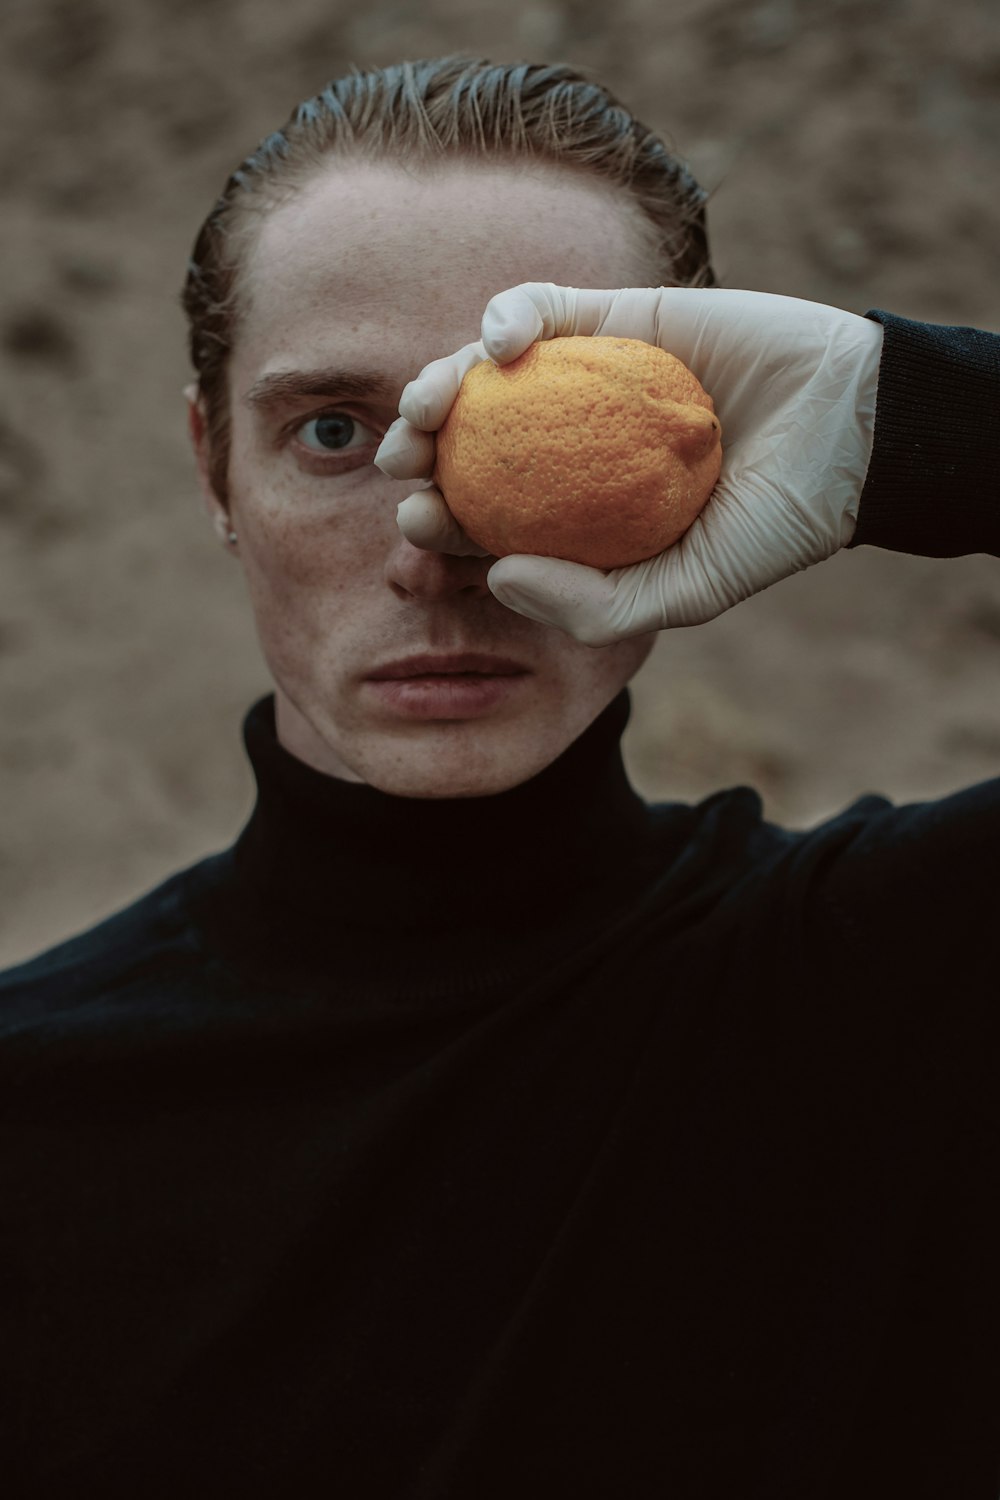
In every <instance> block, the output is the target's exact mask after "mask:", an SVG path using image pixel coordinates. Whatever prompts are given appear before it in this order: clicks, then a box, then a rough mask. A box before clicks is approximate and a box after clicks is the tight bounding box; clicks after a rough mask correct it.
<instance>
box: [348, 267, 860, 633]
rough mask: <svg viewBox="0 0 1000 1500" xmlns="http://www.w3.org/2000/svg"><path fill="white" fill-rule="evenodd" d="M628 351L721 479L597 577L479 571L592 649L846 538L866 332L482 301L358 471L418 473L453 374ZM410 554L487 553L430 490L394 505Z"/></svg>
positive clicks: (565, 291) (653, 307) (639, 296)
mask: <svg viewBox="0 0 1000 1500" xmlns="http://www.w3.org/2000/svg"><path fill="white" fill-rule="evenodd" d="M565 334H613V335H615V336H617V337H623V338H634V339H644V340H645V341H646V342H647V343H650V344H658V345H659V346H660V347H661V348H662V349H666V350H667V351H668V352H669V353H671V354H674V355H676V356H677V357H678V358H679V359H681V360H683V362H684V363H685V364H686V365H687V366H688V367H689V368H690V369H691V370H693V372H694V374H695V375H696V376H697V377H698V379H699V380H700V381H701V383H702V385H703V386H704V387H705V389H706V390H707V391H708V393H709V395H710V396H711V397H712V399H713V401H714V402H715V408H716V411H717V413H718V416H719V419H720V421H721V424H722V446H723V462H722V474H721V477H720V479H719V482H718V484H717V486H716V488H715V490H714V492H713V494H712V497H711V499H710V500H709V502H708V504H707V505H706V506H705V508H704V510H703V511H702V512H701V514H700V515H699V516H698V517H697V519H696V520H695V521H694V523H693V525H692V526H690V527H689V529H688V530H687V531H686V532H685V533H684V535H683V536H682V537H681V539H680V540H679V541H678V542H676V543H675V544H674V546H672V547H669V548H668V549H667V550H666V551H665V552H662V553H660V554H659V555H658V556H657V557H652V558H649V559H647V560H646V561H645V562H640V563H635V564H634V565H632V566H631V567H625V568H614V569H612V570H610V571H604V570H601V569H598V568H587V567H584V566H582V565H581V564H579V563H572V562H566V561H563V560H561V559H556V558H542V557H530V556H512V557H505V558H502V559H500V561H498V562H497V563H495V564H494V566H493V567H492V568H491V569H490V571H489V574H488V583H489V586H490V588H491V589H492V591H493V593H494V594H495V595H496V597H497V598H498V599H499V600H500V601H501V603H503V604H506V605H508V606H509V608H511V609H514V610H517V611H518V612H519V613H520V614H523V615H527V616H529V618H531V619H534V620H540V621H542V622H543V623H545V624H549V625H555V626H558V627H559V628H560V629H561V630H565V631H567V632H568V633H569V634H570V635H573V636H575V637H576V638H577V640H580V641H583V642H585V643H586V644H588V645H592V646H603V645H609V644H611V643H612V642H613V641H617V640H623V639H624V638H626V637H627V636H631V635H638V634H643V633H645V632H647V631H651V630H660V629H663V628H665V627H668V626H673V625H697V624H701V623H702V622H703V621H706V620H711V619H714V618H715V616H716V615H719V614H722V612H723V611H724V610H727V609H730V608H731V607H732V606H733V605H734V604H738V603H739V602H740V600H741V599H747V598H749V597H750V595H751V594H756V593H758V592H759V591H760V590H761V589H764V588H767V587H768V585H769V584H772V583H776V582H777V581H778V580H779V579H781V578H787V577H788V576H789V575H790V574H792V573H796V572H798V571H799V570H800V569H802V568H807V567H809V566H810V565H811V564H813V563H818V562H822V561H823V560H824V559H825V558H827V557H830V556H831V555H832V554H833V553H834V552H836V551H837V550H838V549H839V548H841V547H843V546H845V545H846V543H847V542H849V541H850V539H851V537H852V536H853V534H854V528H855V525H856V522H857V512H858V500H859V498H860V495H861V489H862V486H863V484H864V479H865V474H866V471H867V468H868V460H869V457H870V455H871V445H872V433H873V429H874V421H875V391H876V385H877V379H878V365H879V357H880V354H881V349H882V329H881V326H880V325H879V324H878V323H875V322H872V321H871V320H869V319H866V318H861V317H858V316H857V315H856V314H854V313H848V312H843V311H841V310H840V309H838V308H833V307H825V306H823V305H822V304H820V303H815V302H802V301H799V300H798V299H796V298H792V297H775V296H771V295H769V294H767V293H764V292H740V291H722V290H717V289H711V290H695V289H691V288H684V287H665V288H642V289H638V288H637V289H627V290H623V291H578V290H576V289H574V288H572V287H558V286H554V285H551V284H549V283H545V282H527V283H525V284H524V285H522V286H518V287H513V288H512V289H511V290H510V291H506V292H501V293H500V294H499V296H496V297H494V298H493V299H492V301H491V302H490V303H489V304H488V306H487V308H486V312H485V314H484V317H483V323H482V340H481V342H477V343H474V344H468V345H466V346H465V348H464V349H460V350H459V351H458V353H457V354H454V355H452V356H450V357H449V358H447V359H440V360H435V361H434V362H433V363H432V364H429V365H427V366H425V368H424V369H423V370H422V371H421V372H420V374H419V375H418V376H417V378H416V379H415V380H413V381H411V382H410V384H409V385H408V386H407V387H406V389H405V390H404V392H403V396H402V399H401V401H400V403H399V410H400V413H401V417H400V419H399V420H398V421H397V422H394V423H393V425H392V426H391V427H390V428H389V430H388V432H387V433H386V436H385V439H384V440H383V442H382V445H381V447H380V448H379V450H378V453H377V454H376V456H375V462H376V463H377V464H378V466H379V467H380V468H381V469H383V470H384V472H385V473H387V474H390V475H392V476H393V477H394V478H396V479H414V480H422V481H423V482H424V483H425V484H426V482H427V479H428V477H429V476H430V474H431V472H432V470H433V467H434V436H433V434H434V432H435V431H436V430H437V429H438V428H439V427H440V426H441V424H442V422H443V421H444V419H445V417H446V416H447V414H448V410H449V408H450V407H451V404H452V402H453V401H454V399H455V396H456V394H457V392H458V388H459V386H460V385H461V382H462V377H463V376H464V375H465V372H466V371H467V370H468V369H471V368H472V366H473V365H475V364H477V363H478V362H479V361H481V360H482V359H484V358H487V357H489V358H492V359H494V360H496V362H497V363H498V364H506V363H507V362H509V361H510V360H512V359H514V358H516V357H517V355H519V354H521V353H523V352H524V350H525V349H526V348H527V347H528V346H529V344H531V343H533V342H534V341H535V340H536V339H540V338H554V337H556V336H557V335H565ZM398 520H399V526H400V528H401V530H402V531H403V533H404V535H405V536H407V537H408V539H409V540H410V541H411V542H413V543H414V544H415V545H416V546H419V547H425V548H429V549H430V550H432V551H440V552H455V553H460V554H470V553H471V554H475V555H477V556H486V555H487V554H486V553H485V552H484V551H483V549H482V548H481V547H477V546H476V545H475V544H474V543H473V542H471V541H470V539H469V538H468V537H467V536H465V534H464V533H463V532H462V530H461V528H460V527H459V525H458V523H457V522H456V521H455V519H454V518H453V517H452V515H451V513H450V512H449V510H448V507H447V505H446V504H445V502H444V500H443V498H442V496H441V494H440V491H439V490H437V489H435V488H434V487H433V486H431V487H427V488H424V489H422V490H421V491H420V492H419V493H418V494H415V495H412V496H410V498H409V499H407V500H404V501H403V503H402V505H401V506H400V508H399V512H398Z"/></svg>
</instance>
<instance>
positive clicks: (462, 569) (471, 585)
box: [385, 532, 496, 603]
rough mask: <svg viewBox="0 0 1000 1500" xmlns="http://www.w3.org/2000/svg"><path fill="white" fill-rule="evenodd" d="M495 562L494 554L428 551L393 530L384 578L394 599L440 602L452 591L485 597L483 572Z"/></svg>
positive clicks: (485, 586) (450, 594)
mask: <svg viewBox="0 0 1000 1500" xmlns="http://www.w3.org/2000/svg"><path fill="white" fill-rule="evenodd" d="M495 562H496V558H495V557H455V556H454V555H453V554H452V553H450V552H428V551H427V550H426V548H424V547H415V546H414V545H413V543H412V542H409V541H407V539H406V537H405V536H403V534H402V533H401V532H397V535H396V540H395V541H394V542H393V546H392V550H391V551H390V553H389V556H388V557H387V559H386V565H385V580H386V583H387V584H388V585H389V587H390V588H391V589H392V591H393V593H394V594H395V595H396V597H397V598H399V599H415V600H418V601H420V602H422V603H440V602H441V601H443V600H445V599H449V598H451V597H452V596H453V595H456V594H468V595H469V596H470V597H473V596H480V597H488V596H489V594H490V589H489V585H488V584H487V582H486V575H487V573H488V572H489V570H490V568H491V567H492V565H493V564H494V563H495Z"/></svg>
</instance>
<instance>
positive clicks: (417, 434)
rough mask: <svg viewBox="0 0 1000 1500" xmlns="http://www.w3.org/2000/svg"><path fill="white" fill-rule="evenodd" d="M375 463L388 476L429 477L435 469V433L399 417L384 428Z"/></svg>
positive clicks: (404, 477)
mask: <svg viewBox="0 0 1000 1500" xmlns="http://www.w3.org/2000/svg"><path fill="white" fill-rule="evenodd" d="M375 463H376V465H377V466H378V468H380V469H381V470H382V473H383V474H388V475H389V477H390V478H391V479H428V478H429V477H430V475H431V474H432V472H433V470H434V437H433V435H432V434H431V433H429V432H421V431H420V429H419V428H417V427H411V425H410V423H409V422H407V421H406V419H405V417H398V418H397V419H396V421H395V422H393V424H392V426H391V427H389V428H387V429H386V434H385V437H384V438H383V439H382V441H381V443H380V444H379V447H378V451H377V452H376V454H375Z"/></svg>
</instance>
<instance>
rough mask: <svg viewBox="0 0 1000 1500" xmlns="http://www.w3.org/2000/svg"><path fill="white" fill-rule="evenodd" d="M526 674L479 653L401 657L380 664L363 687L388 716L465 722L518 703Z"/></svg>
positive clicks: (507, 660) (509, 663)
mask: <svg viewBox="0 0 1000 1500" xmlns="http://www.w3.org/2000/svg"><path fill="white" fill-rule="evenodd" d="M530 676H531V672H530V670H529V668H527V667H525V666H522V664H521V663H520V662H519V661H513V660H512V659H511V658H510V657H507V656H490V655H488V654H486V653H484V652H481V651H460V652H454V653H450V654H444V655H431V654H424V655H419V656H404V657H401V658H400V659H399V660H398V661H389V662H383V663H382V665H381V666H379V667H376V668H375V670H374V672H370V673H369V674H368V677H367V678H366V679H365V690H366V692H367V693H368V694H369V695H371V697H372V699H373V701H375V702H377V703H378V705H379V713H380V714H387V715H389V716H390V717H391V718H392V719H394V720H396V721H399V720H402V719H406V720H411V721H420V720H435V721H443V720H467V719H481V718H486V717H489V716H490V715H493V714H497V713H506V712H508V711H509V710H511V709H513V708H515V707H516V705H517V704H518V703H520V702H522V701H523V694H524V693H525V691H527V689H526V687H525V684H526V683H527V682H528V681H529V679H530Z"/></svg>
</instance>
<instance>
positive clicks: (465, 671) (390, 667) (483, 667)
mask: <svg viewBox="0 0 1000 1500" xmlns="http://www.w3.org/2000/svg"><path fill="white" fill-rule="evenodd" d="M527 670H528V669H527V667H523V666H522V665H521V663H520V662H517V661H512V660H510V659H509V658H508V657H505V656H488V655H484V654H483V653H482V652H479V651H469V652H461V653H460V654H458V655H454V656H430V655H428V656H406V657H403V658H401V659H400V660H399V661H390V662H386V663H385V665H384V666H381V667H377V668H376V670H375V671H374V672H369V674H368V678H369V681H371V682H399V681H403V680H405V679H406V678H410V677H452V676H460V677H466V676H475V677H520V676H523V675H524V674H525V673H526V672H527Z"/></svg>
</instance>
